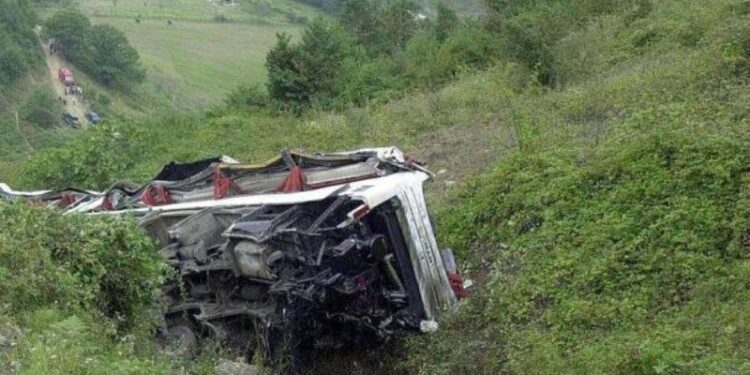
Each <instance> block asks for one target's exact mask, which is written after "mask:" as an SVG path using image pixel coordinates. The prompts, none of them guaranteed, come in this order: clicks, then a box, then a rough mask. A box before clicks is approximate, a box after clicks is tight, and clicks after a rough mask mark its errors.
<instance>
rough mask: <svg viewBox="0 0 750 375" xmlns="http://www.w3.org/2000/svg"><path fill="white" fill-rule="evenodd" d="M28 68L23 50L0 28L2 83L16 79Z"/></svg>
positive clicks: (0, 79) (0, 76)
mask: <svg viewBox="0 0 750 375" xmlns="http://www.w3.org/2000/svg"><path fill="white" fill-rule="evenodd" d="M26 69H28V66H27V64H26V56H25V54H24V52H23V50H22V49H21V47H19V46H18V44H16V43H14V42H13V41H12V40H11V39H10V38H9V37H8V36H7V35H5V34H4V33H3V30H2V29H0V83H10V82H13V81H15V80H16V79H18V78H19V77H21V75H22V74H23V73H24V72H25V71H26Z"/></svg>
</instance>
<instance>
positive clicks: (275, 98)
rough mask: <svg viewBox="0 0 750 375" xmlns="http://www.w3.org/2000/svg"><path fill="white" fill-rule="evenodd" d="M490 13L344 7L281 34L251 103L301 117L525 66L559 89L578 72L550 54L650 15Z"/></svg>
mask: <svg viewBox="0 0 750 375" xmlns="http://www.w3.org/2000/svg"><path fill="white" fill-rule="evenodd" d="M310 1H313V2H315V4H317V5H320V4H318V1H317V0H310ZM315 4H313V5H315ZM487 6H488V8H489V9H490V11H489V13H488V14H487V15H486V16H484V17H483V18H481V19H477V20H473V19H472V20H465V19H460V18H459V17H457V15H456V13H455V11H454V10H452V9H451V8H449V7H447V6H445V5H441V4H438V5H437V8H436V11H435V12H427V11H426V10H424V9H423V8H422V7H421V6H420V5H419V4H418V3H417V2H414V1H412V0H394V1H388V2H382V1H374V0H342V1H341V2H340V6H339V7H338V8H337V9H336V18H335V19H334V20H332V21H329V20H324V19H319V20H316V21H314V22H312V23H311V24H309V25H308V26H307V28H306V30H304V32H303V33H302V37H301V38H300V40H299V41H297V42H294V41H292V39H291V38H290V37H289V36H288V35H279V37H278V42H277V44H276V46H275V47H274V48H273V49H272V50H271V51H270V53H269V54H268V56H267V62H266V66H267V69H268V76H269V82H268V84H267V89H268V90H267V91H268V97H267V98H266V99H264V97H263V95H260V94H262V93H260V94H259V91H257V90H256V92H254V94H253V96H252V100H249V101H250V102H251V104H254V105H258V104H259V103H260V104H263V103H266V104H270V105H271V106H272V107H274V108H282V109H286V110H291V111H293V112H298V113H299V112H301V111H303V110H304V109H305V108H308V107H319V108H324V109H331V108H345V107H347V106H350V105H355V106H361V105H363V104H366V103H372V102H375V103H378V102H385V101H388V100H391V99H393V98H394V97H396V96H398V95H402V94H403V92H405V91H408V90H410V89H416V88H418V89H425V88H428V89H430V88H434V87H436V86H439V85H441V84H444V83H445V82H448V81H450V80H451V79H453V78H454V77H456V75H457V74H459V73H460V72H462V71H467V70H468V71H470V70H476V69H481V68H484V67H487V66H488V65H490V64H491V63H493V62H495V61H509V62H515V63H519V64H521V65H522V66H525V67H526V68H527V69H528V70H529V76H532V77H535V79H536V80H537V81H538V82H539V83H541V84H543V85H547V86H550V87H554V86H557V85H561V84H563V83H564V81H565V80H566V78H567V77H569V76H571V75H572V73H571V71H574V70H576V69H578V70H580V68H576V67H571V66H566V65H565V64H564V62H562V63H561V62H560V61H557V60H556V59H557V58H556V57H555V56H556V55H559V54H558V53H557V52H559V51H553V50H552V48H554V46H555V45H557V44H558V42H559V41H560V40H562V39H563V38H564V37H565V36H567V35H569V34H570V33H571V32H574V31H575V30H578V29H580V28H581V27H582V26H584V25H586V23H587V22H588V20H590V19H592V18H593V17H597V16H600V15H605V14H611V13H615V12H618V13H622V12H626V13H628V17H630V18H632V20H637V19H638V18H640V17H643V16H644V15H646V14H648V12H650V10H651V8H652V6H651V2H650V1H648V0H624V1H619V0H602V1H598V0H583V1H576V2H572V3H571V2H569V1H563V0H545V1H536V2H528V1H523V0H487ZM244 90H245V92H247V91H248V90H247V88H244ZM241 95H242V93H241V92H235V93H233V98H232V100H231V101H233V102H237V100H236V99H237V98H238V96H241ZM264 100H266V101H265V102H264ZM240 102H241V101H240Z"/></svg>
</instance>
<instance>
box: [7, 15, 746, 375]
mask: <svg viewBox="0 0 750 375" xmlns="http://www.w3.org/2000/svg"><path fill="white" fill-rule="evenodd" d="M493 3H495V4H499V3H502V4H511V3H515V4H521V5H519V8H513V9H510V10H508V12H507V13H504V14H503V16H502V17H506V18H502V20H503V21H504V22H503V23H502V24H501V25H493V26H495V27H498V28H500V29H501V30H502V32H501V34H500V35H501V36H499V37H498V38H497V40H498V43H499V44H507V46H505V47H506V48H504V51H505V53H506V56H505V58H502V59H500V61H498V62H497V64H496V65H495V66H494V67H493V68H491V69H489V70H487V71H484V72H476V73H461V74H459V78H458V79H457V81H455V82H453V83H451V84H449V85H447V86H445V87H443V88H440V89H434V90H432V91H423V92H413V93H409V94H408V95H406V96H405V97H404V98H403V99H400V100H396V101H393V102H390V103H388V104H385V105H379V106H373V107H364V108H348V109H346V110H342V111H338V112H323V111H310V112H308V113H305V114H304V115H302V116H301V117H295V116H292V115H287V114H273V113H269V112H265V111H217V112H216V113H210V114H208V115H206V116H194V115H190V114H188V115H179V116H177V115H175V116H167V117H164V118H155V119H144V120H141V121H137V122H133V123H129V124H113V125H112V126H111V127H102V128H98V129H92V130H88V131H86V132H85V133H84V134H83V135H84V136H83V137H82V138H81V139H80V140H78V141H76V142H73V143H72V144H71V145H69V146H68V147H64V148H60V149H57V150H52V151H47V152H43V153H40V154H39V155H38V156H36V157H35V158H34V159H33V160H32V161H31V162H30V163H27V164H26V165H24V166H23V167H22V169H21V176H19V181H18V182H21V183H22V184H23V185H25V186H27V187H41V186H47V187H64V186H65V185H67V184H69V183H70V182H71V181H74V182H76V183H77V184H84V185H86V186H90V187H94V188H102V187H105V186H107V185H108V184H109V183H111V182H112V181H114V180H116V179H120V178H123V177H127V178H131V179H135V180H139V179H144V178H146V177H148V176H150V175H152V174H153V173H154V172H155V171H156V169H157V167H158V166H159V165H161V164H162V163H163V162H164V161H165V160H170V159H176V160H190V159H195V158H198V157H203V156H207V155H216V154H230V155H232V156H234V157H236V158H240V159H243V160H258V159H263V158H265V157H267V156H269V155H271V154H273V153H275V152H276V151H278V150H279V149H282V148H286V147H300V148H305V149H308V150H335V149H343V148H353V147H358V146H372V145H374V144H397V145H399V146H400V147H401V148H403V149H405V150H407V151H415V152H416V155H417V156H418V157H419V158H422V159H425V160H426V161H427V162H428V164H429V165H430V166H431V167H432V168H433V169H434V170H435V171H438V172H441V173H439V175H440V179H439V180H438V181H437V183H436V184H434V185H433V187H432V189H433V190H432V198H433V201H432V203H433V207H434V208H435V211H436V217H437V221H438V233H440V236H441V242H442V244H444V245H449V246H451V247H452V248H453V249H454V250H455V251H456V252H457V254H459V256H460V257H461V259H462V261H463V264H464V265H465V266H464V275H465V276H466V277H468V278H471V279H473V280H474V281H475V283H476V287H475V288H474V291H473V292H472V295H471V297H470V298H469V299H468V300H467V301H466V302H464V304H463V305H462V307H461V310H460V312H459V313H458V314H457V315H456V316H454V317H452V318H449V319H447V320H446V321H443V322H441V330H440V331H439V332H438V333H436V334H434V335H430V336H419V337H414V338H412V339H410V340H409V343H408V345H407V346H406V350H404V351H400V350H399V349H401V348H396V350H394V352H396V353H391V354H390V357H389V358H390V361H389V362H388V363H385V364H383V360H382V358H381V357H380V356H381V355H383V354H384V353H380V352H379V353H377V357H378V358H376V359H375V360H374V361H373V362H375V363H377V365H375V366H373V367H375V368H374V369H372V371H370V372H374V371H384V372H389V373H394V372H398V371H401V372H403V373H410V374H412V373H421V374H454V373H458V374H463V373H466V374H547V373H550V374H557V373H562V374H579V373H596V374H599V373H604V374H684V373H694V374H716V373H727V374H744V373H747V372H749V371H750V352H748V348H750V315H749V314H750V306H748V301H750V257H749V254H750V251H749V250H748V228H749V225H750V223H748V220H749V219H748V218H749V215H750V201H748V186H750V185H748V184H749V183H750V179H748V176H747V171H748V169H747V168H748V165H750V151H749V150H750V147H749V146H750V105H749V104H748V103H750V86H748V84H749V83H750V26H748V25H750V22H749V21H750V3H748V2H747V1H743V0H720V1H716V2H711V3H707V2H705V1H698V0H669V1H659V2H656V1H633V2H632V4H631V3H628V6H625V7H620V6H618V5H619V4H621V3H620V2H617V1H601V2H600V1H583V2H571V1H565V0H549V1H539V2H538V3H539V4H540V6H538V7H537V6H529V7H524V6H525V3H524V2H523V1H520V0H519V1H496V2H493ZM574 4H575V5H578V6H577V7H574V6H572V5H574ZM613 4H614V5H613ZM630 5H633V6H630ZM497 10H498V11H501V10H507V9H505V8H503V7H498V8H497ZM518 46H522V47H523V48H516V47H518ZM95 166H96V167H95ZM443 169H444V170H445V171H442V170H443ZM475 174H479V175H478V176H477V177H473V178H472V177H471V176H473V175H475ZM467 178H468V180H467ZM453 182H462V183H460V184H458V185H457V187H451V186H454V184H453ZM21 350H29V349H24V348H22V349H21ZM342 361H343V362H346V363H336V366H335V367H336V368H337V371H339V372H340V373H352V372H353V371H362V370H361V367H360V363H361V362H355V361H354V360H350V361H347V360H346V359H344V360H342ZM357 361H358V360H357ZM329 370H330V368H329ZM195 372H196V373H197V372H199V371H197V370H196V371H195ZM321 372H322V373H325V370H321Z"/></svg>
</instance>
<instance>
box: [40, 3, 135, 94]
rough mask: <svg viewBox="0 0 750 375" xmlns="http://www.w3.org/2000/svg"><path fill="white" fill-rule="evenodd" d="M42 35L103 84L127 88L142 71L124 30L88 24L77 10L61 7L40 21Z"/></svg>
mask: <svg viewBox="0 0 750 375" xmlns="http://www.w3.org/2000/svg"><path fill="white" fill-rule="evenodd" d="M42 35H43V36H44V37H45V38H53V39H55V40H57V41H59V42H60V43H61V44H62V46H63V49H64V51H65V56H66V57H67V58H68V59H70V61H72V62H73V63H75V64H77V66H78V67H79V68H80V69H81V70H83V71H86V72H88V73H89V74H91V76H92V77H93V78H95V79H96V80H97V81H99V82H101V83H102V84H104V85H107V86H113V87H118V88H128V87H130V86H132V85H133V84H136V83H139V82H142V81H143V80H144V79H145V77H146V73H145V70H144V69H143V67H142V66H141V62H140V57H139V55H138V51H136V50H135V48H133V46H132V45H130V43H129V42H128V40H127V39H126V38H125V34H123V33H122V32H121V31H119V30H117V29H115V28H113V27H112V26H109V25H93V26H92V25H91V22H90V21H89V19H88V18H87V17H86V16H85V15H84V14H83V13H81V12H79V11H77V10H73V9H67V8H66V9H63V10H60V11H58V12H57V13H55V14H54V15H52V16H51V17H50V18H48V19H47V20H45V22H44V31H43V34H42Z"/></svg>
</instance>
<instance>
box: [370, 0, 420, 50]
mask: <svg viewBox="0 0 750 375" xmlns="http://www.w3.org/2000/svg"><path fill="white" fill-rule="evenodd" d="M419 11H420V8H419V6H418V5H417V4H416V3H414V2H413V1H411V0H397V1H395V2H393V3H392V4H390V5H387V6H386V7H385V8H383V9H382V10H381V12H380V15H379V17H378V18H380V20H381V22H382V27H383V32H384V33H385V37H386V40H387V43H388V44H387V46H386V48H387V50H388V51H389V52H391V53H392V52H395V51H400V50H401V49H403V48H404V47H405V46H406V43H408V42H409V39H411V38H412V37H413V36H414V34H415V33H416V31H417V20H416V16H417V14H418V13H419Z"/></svg>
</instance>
